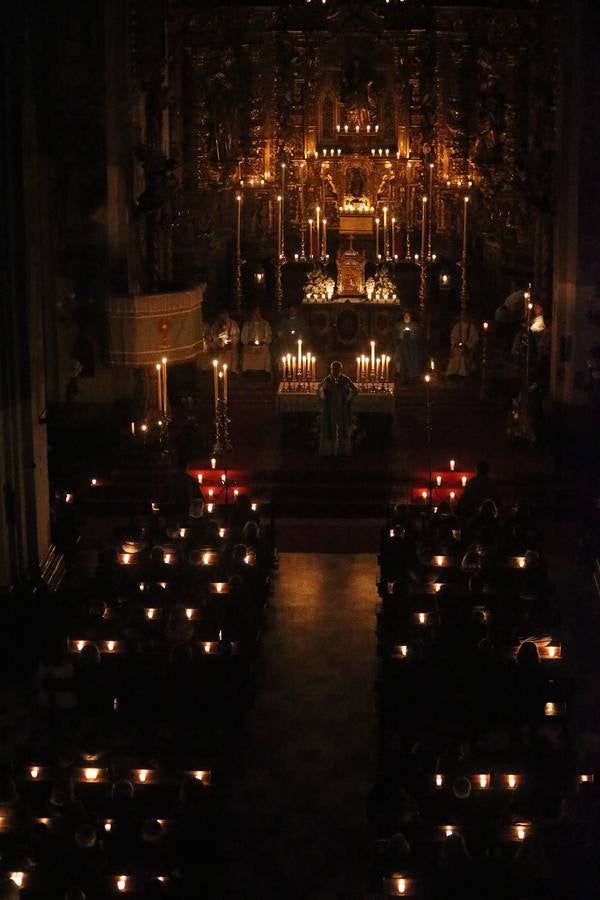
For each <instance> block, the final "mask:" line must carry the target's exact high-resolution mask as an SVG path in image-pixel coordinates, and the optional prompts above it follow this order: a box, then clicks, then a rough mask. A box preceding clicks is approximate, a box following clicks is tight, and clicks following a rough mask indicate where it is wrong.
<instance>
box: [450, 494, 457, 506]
mask: <svg viewBox="0 0 600 900" xmlns="http://www.w3.org/2000/svg"><path fill="white" fill-rule="evenodd" d="M455 497H456V493H455V491H450V502H451V503H453V502H454V499H455Z"/></svg>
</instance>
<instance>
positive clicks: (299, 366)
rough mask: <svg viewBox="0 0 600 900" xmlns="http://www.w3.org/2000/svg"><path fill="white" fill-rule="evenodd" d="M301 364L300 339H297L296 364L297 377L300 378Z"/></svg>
mask: <svg viewBox="0 0 600 900" xmlns="http://www.w3.org/2000/svg"><path fill="white" fill-rule="evenodd" d="M301 366H302V339H300V340H299V341H298V364H297V366H296V373H297V377H298V378H300V371H301Z"/></svg>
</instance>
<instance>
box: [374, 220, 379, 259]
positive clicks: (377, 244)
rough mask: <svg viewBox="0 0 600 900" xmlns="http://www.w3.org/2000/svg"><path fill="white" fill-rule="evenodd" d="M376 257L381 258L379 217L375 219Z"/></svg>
mask: <svg viewBox="0 0 600 900" xmlns="http://www.w3.org/2000/svg"><path fill="white" fill-rule="evenodd" d="M375 259H379V218H377V219H375Z"/></svg>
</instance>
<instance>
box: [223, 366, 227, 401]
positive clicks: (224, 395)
mask: <svg viewBox="0 0 600 900" xmlns="http://www.w3.org/2000/svg"><path fill="white" fill-rule="evenodd" d="M223 400H224V401H225V404H227V363H225V365H224V366H223Z"/></svg>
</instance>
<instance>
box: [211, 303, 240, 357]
mask: <svg viewBox="0 0 600 900" xmlns="http://www.w3.org/2000/svg"><path fill="white" fill-rule="evenodd" d="M239 343H240V329H239V326H238V324H237V322H234V320H233V319H232V318H231V316H230V315H229V312H228V310H226V309H223V310H221V312H220V313H219V318H218V319H217V321H216V322H213V324H212V325H211V328H210V349H211V352H212V353H213V354H214V356H215V357H216V359H218V360H219V365H227V367H228V369H229V371H230V372H237V371H238V345H239Z"/></svg>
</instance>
